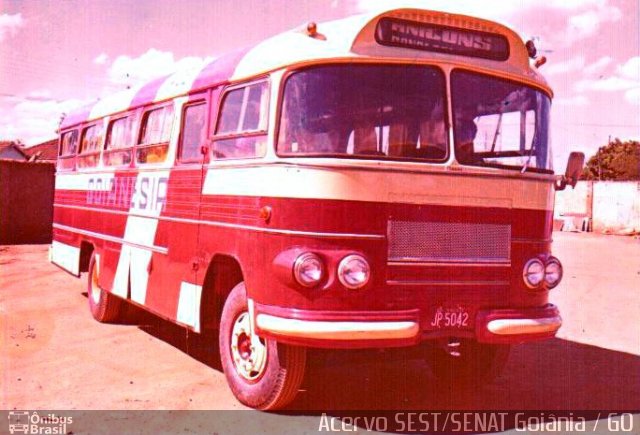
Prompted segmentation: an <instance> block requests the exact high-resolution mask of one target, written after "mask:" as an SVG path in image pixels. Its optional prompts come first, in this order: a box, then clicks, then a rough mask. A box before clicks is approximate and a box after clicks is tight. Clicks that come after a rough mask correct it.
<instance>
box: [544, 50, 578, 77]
mask: <svg viewBox="0 0 640 435" xmlns="http://www.w3.org/2000/svg"><path fill="white" fill-rule="evenodd" d="M584 64H585V60H584V56H582V55H579V56H576V57H574V58H571V59H568V60H565V61H564V62H558V63H552V64H550V65H549V66H547V67H546V68H545V70H544V73H545V75H546V76H552V75H554V74H565V73H568V72H572V71H577V70H580V69H582V68H584Z"/></svg>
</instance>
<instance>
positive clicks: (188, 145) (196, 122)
mask: <svg viewBox="0 0 640 435" xmlns="http://www.w3.org/2000/svg"><path fill="white" fill-rule="evenodd" d="M205 118H206V105H205V103H198V104H192V105H189V106H187V107H185V109H184V115H183V123H182V136H181V143H180V161H183V162H184V161H194V160H198V159H199V158H200V145H201V144H202V139H203V136H204V125H205Z"/></svg>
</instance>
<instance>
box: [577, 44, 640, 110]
mask: <svg viewBox="0 0 640 435" xmlns="http://www.w3.org/2000/svg"><path fill="white" fill-rule="evenodd" d="M605 58H607V59H606V60H603V59H605ZM605 58H601V59H599V60H598V61H596V62H595V63H594V64H592V65H590V67H591V66H595V65H597V64H603V65H604V64H606V65H608V64H609V62H610V60H609V58H608V57H606V56H605ZM590 67H588V68H590ZM574 88H575V89H576V91H578V92H585V91H599V92H621V91H624V99H625V100H626V101H627V102H628V103H630V104H633V105H640V103H639V101H638V100H639V99H640V56H635V57H631V58H629V59H628V60H627V61H626V62H625V63H623V64H621V65H618V66H617V67H616V74H615V75H612V76H609V77H607V78H603V79H598V80H594V79H584V80H580V81H578V82H577V83H576V84H575V85H574Z"/></svg>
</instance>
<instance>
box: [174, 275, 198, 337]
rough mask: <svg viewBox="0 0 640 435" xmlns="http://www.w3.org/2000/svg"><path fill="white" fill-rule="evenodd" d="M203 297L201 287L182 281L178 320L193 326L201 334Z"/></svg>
mask: <svg viewBox="0 0 640 435" xmlns="http://www.w3.org/2000/svg"><path fill="white" fill-rule="evenodd" d="M201 297H202V286H201V285H197V284H192V283H190V282H185V281H182V283H181V284H180V297H179V299H178V312H177V314H176V320H177V321H178V322H180V323H183V324H185V325H189V326H191V327H192V328H193V330H194V331H196V332H200V301H201Z"/></svg>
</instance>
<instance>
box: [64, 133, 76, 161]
mask: <svg viewBox="0 0 640 435" xmlns="http://www.w3.org/2000/svg"><path fill="white" fill-rule="evenodd" d="M77 150H78V130H73V131H68V132H66V133H64V134H63V135H62V145H61V146H60V155H61V156H63V157H64V156H70V155H73V154H75V153H76V151H77Z"/></svg>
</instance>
